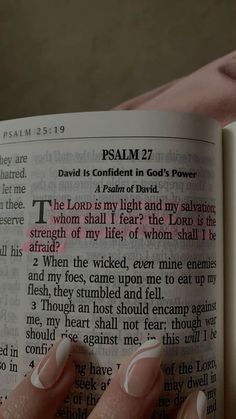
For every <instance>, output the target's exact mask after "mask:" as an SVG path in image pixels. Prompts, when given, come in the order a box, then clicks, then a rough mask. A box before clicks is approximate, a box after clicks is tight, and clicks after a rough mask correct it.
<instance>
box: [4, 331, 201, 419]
mask: <svg viewBox="0 0 236 419" xmlns="http://www.w3.org/2000/svg"><path fill="white" fill-rule="evenodd" d="M71 350H72V348H71V344H70V341H69V339H63V340H60V341H59V342H56V343H55V345H54V346H53V347H52V348H51V350H50V351H49V352H48V353H47V354H46V355H45V357H44V358H43V359H42V361H41V362H40V363H39V365H38V366H37V367H36V368H35V370H34V371H33V372H32V373H31V374H29V375H27V376H26V377H25V378H24V380H23V381H22V382H21V383H20V384H19V385H18V386H17V387H16V389H15V390H13V391H12V392H11V393H10V395H9V397H8V399H7V400H6V401H5V402H4V403H3V405H2V406H1V408H0V419H53V418H55V415H56V412H57V411H58V409H59V408H60V406H61V405H62V403H63V400H64V399H65V397H66V396H67V394H68V393H69V391H70V389H71V387H72V385H73V383H74V380H75V371H74V365H73V361H72V360H71V358H70V353H71ZM160 352H161V351H160V344H159V342H158V341H156V340H150V341H147V342H145V343H144V344H143V345H142V346H141V347H140V348H139V349H138V350H137V351H136V352H135V353H134V354H132V355H131V357H129V358H127V359H126V360H125V361H124V362H123V363H122V365H121V367H120V369H119V370H118V372H117V374H116V375H115V376H114V378H113V379H112V381H111V383H110V385H109V387H108V389H107V390H106V391H105V392H104V393H103V396H102V397H101V398H100V400H99V402H98V404H97V405H96V406H95V408H94V410H93V411H92V413H91V414H90V415H89V419H111V418H112V419H120V418H122V419H130V418H133V419H144V418H147V417H149V416H150V414H151V413H152V412H153V410H154V408H155V405H156V403H157V402H158V399H159V397H160V395H161V391H162V387H163V373H162V371H161V369H160V362H161V359H160ZM205 417H206V397H205V395H204V393H203V392H202V391H195V392H194V393H192V394H190V396H189V397H188V398H187V399H186V401H185V402H184V404H183V406H182V408H181V409H180V411H179V413H178V416H177V419H186V418H188V419H204V418H205Z"/></svg>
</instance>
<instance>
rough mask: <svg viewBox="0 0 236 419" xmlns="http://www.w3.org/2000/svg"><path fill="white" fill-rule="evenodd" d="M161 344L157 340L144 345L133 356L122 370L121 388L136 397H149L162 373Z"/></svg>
mask: <svg viewBox="0 0 236 419" xmlns="http://www.w3.org/2000/svg"><path fill="white" fill-rule="evenodd" d="M160 355H161V344H160V343H159V342H158V340H156V339H151V340H148V341H146V342H145V343H143V344H142V345H141V346H140V348H139V349H138V350H137V351H136V352H135V353H134V354H133V356H131V359H130V360H129V362H128V365H127V364H126V365H125V366H124V367H122V368H121V373H120V377H121V381H120V383H121V387H122V388H123V390H124V391H125V392H126V393H128V394H129V395H131V396H134V397H144V396H145V395H147V394H148V393H149V392H150V391H151V389H152V388H153V385H154V383H155V381H156V379H157V376H158V374H159V372H160V363H161V357H160Z"/></svg>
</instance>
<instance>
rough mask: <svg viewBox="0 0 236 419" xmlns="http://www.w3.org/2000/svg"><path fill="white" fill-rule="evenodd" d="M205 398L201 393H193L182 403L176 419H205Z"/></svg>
mask: <svg viewBox="0 0 236 419" xmlns="http://www.w3.org/2000/svg"><path fill="white" fill-rule="evenodd" d="M206 413H207V398H206V396H205V394H204V393H203V391H194V392H193V393H191V394H190V395H189V396H188V397H187V399H186V400H185V402H184V403H183V405H182V407H181V409H180V411H179V414H178V416H177V419H189V418H191V419H205V418H206Z"/></svg>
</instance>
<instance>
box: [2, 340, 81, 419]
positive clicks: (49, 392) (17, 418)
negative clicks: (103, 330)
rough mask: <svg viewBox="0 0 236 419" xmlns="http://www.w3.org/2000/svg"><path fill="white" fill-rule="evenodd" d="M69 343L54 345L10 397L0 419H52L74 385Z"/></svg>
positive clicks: (63, 341)
mask: <svg viewBox="0 0 236 419" xmlns="http://www.w3.org/2000/svg"><path fill="white" fill-rule="evenodd" d="M70 353H71V343H70V340H69V339H63V340H59V341H57V342H56V343H55V344H54V346H53V347H52V348H51V349H50V351H49V352H48V353H47V354H46V355H45V357H44V358H43V359H42V361H41V362H40V364H39V365H38V366H37V367H36V368H35V369H34V371H33V372H32V374H30V375H28V376H27V377H26V378H24V379H23V381H21V383H20V384H19V385H18V386H17V387H16V388H15V389H14V390H13V391H12V392H11V393H10V394H9V397H8V399H7V400H6V401H5V402H4V403H3V404H2V406H1V408H0V418H1V419H3V418H4V419H42V418H44V419H52V418H54V417H55V415H56V412H57V410H58V409H59V408H60V406H61V404H62V403H63V400H64V399H65V397H66V396H67V395H68V393H69V391H70V389H71V386H72V385H73V383H74V364H73V362H72V360H71V359H69V355H70Z"/></svg>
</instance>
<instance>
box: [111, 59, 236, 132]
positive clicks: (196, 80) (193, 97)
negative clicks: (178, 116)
mask: <svg viewBox="0 0 236 419" xmlns="http://www.w3.org/2000/svg"><path fill="white" fill-rule="evenodd" d="M115 109H117V110H123V109H133V110H142V109H145V110H148V109H149V110H154V109H157V110H158V109H159V110H163V111H164V110H166V111H179V112H192V113H196V114H199V115H204V116H209V117H212V118H215V119H216V120H218V121H219V122H220V123H221V125H222V126H224V125H226V124H228V123H230V122H233V121H235V120H236V52H235V51H233V52H231V53H230V54H227V55H225V56H224V57H221V58H218V59H217V60H215V61H213V62H211V63H210V64H208V65H206V66H204V67H202V68H200V69H199V70H197V71H195V72H194V73H192V74H189V75H187V76H186V77H182V78H181V79H178V80H174V81H172V82H170V83H168V84H166V85H164V86H161V87H159V88H157V89H154V90H151V91H150V92H147V93H144V94H143V95H141V96H138V97H136V98H133V99H130V100H128V101H126V102H124V103H121V104H120V105H119V106H117V107H116V108H115Z"/></svg>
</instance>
